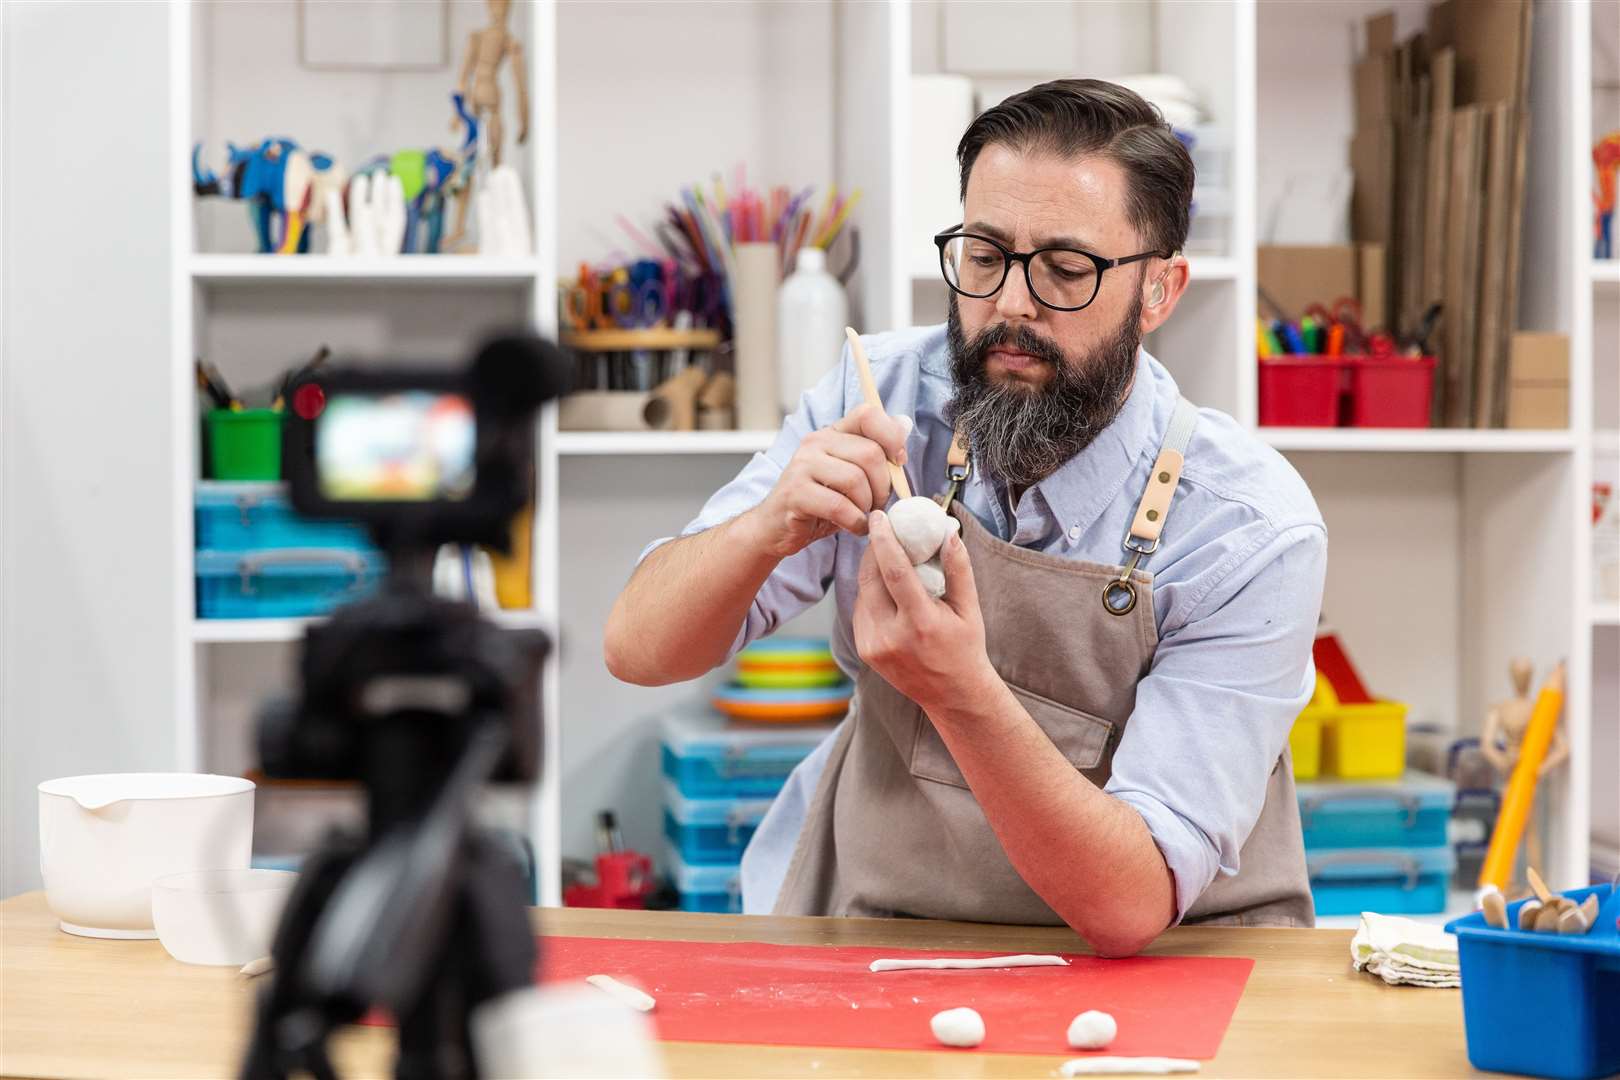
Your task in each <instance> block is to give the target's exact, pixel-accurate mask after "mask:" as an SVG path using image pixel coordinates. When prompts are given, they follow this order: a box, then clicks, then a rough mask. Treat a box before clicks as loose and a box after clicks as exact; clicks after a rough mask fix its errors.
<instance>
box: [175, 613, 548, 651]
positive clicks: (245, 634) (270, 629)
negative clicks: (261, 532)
mask: <svg viewBox="0 0 1620 1080" xmlns="http://www.w3.org/2000/svg"><path fill="white" fill-rule="evenodd" d="M493 618H494V621H495V622H496V623H497V624H498V625H500V626H504V627H507V628H508V629H545V626H546V624H545V621H544V620H543V619H542V618H541V617H540V615H539V613H538V612H533V611H501V612H497V613H496V614H495V615H494V616H493ZM319 621H321V620H320V619H319V618H302V619H193V620H192V622H191V638H192V640H193V641H195V642H198V643H199V644H215V645H219V644H236V645H251V644H263V643H268V642H278V641H299V640H301V639H302V638H303V636H304V631H305V630H307V629H309V627H310V625H311V624H313V623H316V622H319Z"/></svg>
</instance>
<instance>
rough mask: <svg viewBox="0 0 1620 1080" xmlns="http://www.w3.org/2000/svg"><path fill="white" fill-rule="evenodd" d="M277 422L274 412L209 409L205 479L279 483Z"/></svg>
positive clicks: (278, 418) (279, 461) (266, 410)
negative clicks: (208, 467)
mask: <svg viewBox="0 0 1620 1080" xmlns="http://www.w3.org/2000/svg"><path fill="white" fill-rule="evenodd" d="M281 418H282V414H281V413H280V412H278V411H276V410H275V409H243V410H242V411H241V412H233V411H232V410H230V409H210V410H209V411H208V415H207V418H206V422H207V426H208V460H209V465H210V470H209V478H210V479H212V480H280V479H281Z"/></svg>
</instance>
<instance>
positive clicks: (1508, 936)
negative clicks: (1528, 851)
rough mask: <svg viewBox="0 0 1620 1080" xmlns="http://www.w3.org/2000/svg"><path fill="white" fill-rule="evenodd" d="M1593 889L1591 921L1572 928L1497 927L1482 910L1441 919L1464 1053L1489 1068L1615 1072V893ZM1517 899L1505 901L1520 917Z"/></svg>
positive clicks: (1580, 1075)
mask: <svg viewBox="0 0 1620 1080" xmlns="http://www.w3.org/2000/svg"><path fill="white" fill-rule="evenodd" d="M1591 893H1596V894H1597V896H1598V899H1599V901H1600V902H1601V904H1602V907H1601V908H1600V909H1599V910H1598V918H1597V923H1596V925H1594V926H1593V927H1592V929H1591V930H1590V931H1589V932H1588V933H1586V934H1582V935H1579V936H1574V935H1571V936H1567V937H1566V936H1564V935H1562V934H1537V933H1532V932H1531V931H1528V930H1522V931H1521V930H1498V929H1496V928H1494V927H1490V926H1487V925H1485V916H1484V914H1482V913H1481V912H1477V911H1476V912H1474V914H1472V915H1465V916H1464V917H1462V918H1460V919H1457V920H1455V921H1453V922H1451V923H1449V924H1447V926H1446V929H1447V930H1449V931H1450V932H1452V933H1453V934H1456V935H1457V953H1458V959H1459V961H1460V962H1461V964H1462V997H1463V1024H1464V1026H1465V1027H1466V1028H1467V1032H1468V1060H1469V1061H1470V1062H1472V1063H1473V1066H1474V1068H1476V1069H1485V1070H1489V1071H1491V1072H1511V1073H1525V1074H1528V1075H1530V1076H1552V1077H1559V1078H1562V1080H1588V1078H1591V1077H1598V1076H1608V1075H1609V1074H1611V1073H1617V1072H1620V930H1617V929H1616V928H1615V920H1616V919H1620V897H1617V896H1616V894H1615V891H1614V887H1613V886H1611V885H1599V886H1597V887H1595V888H1590V889H1571V890H1570V891H1568V892H1566V893H1564V895H1565V896H1567V897H1569V898H1570V899H1571V900H1574V901H1577V902H1579V901H1581V900H1584V899H1586V897H1587V896H1588V894H1591ZM1523 905H1524V901H1522V900H1521V901H1519V902H1518V903H1516V904H1509V905H1508V911H1507V914H1508V925H1509V926H1514V927H1516V926H1518V925H1519V908H1520V907H1522V906H1523Z"/></svg>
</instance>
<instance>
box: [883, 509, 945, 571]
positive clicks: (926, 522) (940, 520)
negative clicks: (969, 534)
mask: <svg viewBox="0 0 1620 1080" xmlns="http://www.w3.org/2000/svg"><path fill="white" fill-rule="evenodd" d="M889 524H891V525H893V526H894V535H895V536H896V537H897V538H899V540H900V546H901V547H903V548H905V549H906V558H908V559H910V560H911V562H912V565H913V566H915V565H917V564H918V563H922V562H926V561H927V560H929V559H932V558H933V557H934V555H935V554H936V553H938V551H939V546H940V545H941V544H943V543H944V542H945V537H946V536H947V535H948V534H949V533H950V531H951V528H952V527H953V526H954V525H955V524H956V519H955V518H953V517H951V516H950V515H949V514H947V513H946V512H945V511H944V510H943V509H941V508H940V505H939V504H938V503H937V502H935V501H934V500H933V499H930V498H928V497H927V496H926V495H914V496H912V497H911V498H909V499H901V500H900V501H899V502H897V503H895V504H894V505H893V506H892V507H890V508H889Z"/></svg>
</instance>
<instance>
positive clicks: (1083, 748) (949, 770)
mask: <svg viewBox="0 0 1620 1080" xmlns="http://www.w3.org/2000/svg"><path fill="white" fill-rule="evenodd" d="M1007 689H1009V690H1011V691H1012V692H1013V696H1014V697H1016V698H1017V699H1018V703H1019V704H1020V705H1022V706H1023V707H1024V711H1026V712H1028V713H1029V715H1030V719H1032V720H1034V721H1035V723H1036V725H1037V726H1039V727H1040V729H1041V731H1043V732H1045V734H1046V737H1047V738H1048V739H1051V740H1052V745H1053V746H1056V747H1057V748H1058V751H1059V752H1060V753H1062V755H1063V756H1064V757H1065V758H1067V759H1068V760H1069V764H1071V765H1073V766H1074V767H1075V768H1076V769H1080V770H1086V769H1094V768H1096V767H1097V766H1098V765H1100V764H1102V760H1103V754H1104V753H1105V752H1106V751H1107V749H1108V740H1109V738H1110V737H1111V736H1112V735H1113V733H1114V725H1113V724H1112V723H1110V722H1109V721H1107V720H1104V719H1102V718H1101V717H1099V716H1093V715H1091V714H1090V713H1087V712H1081V711H1080V710H1079V709H1073V708H1070V707H1069V706H1067V705H1064V704H1061V703H1060V702H1056V701H1053V700H1052V699H1051V698H1045V697H1042V696H1041V695H1039V694H1035V693H1031V692H1030V691H1028V690H1024V689H1022V688H1020V687H1017V686H1014V685H1012V684H1011V683H1008V684H1007ZM911 775H912V776H915V777H917V778H918V779H920V780H933V781H934V782H936V783H940V784H950V785H951V786H953V787H959V788H966V787H967V786H968V783H967V779H966V778H965V777H964V776H963V775H962V770H961V769H959V768H957V767H956V761H955V759H954V758H952V757H951V752H950V750H948V749H946V747H945V740H944V739H942V738H940V735H939V732H938V731H937V730H935V728H934V722H933V721H932V720H930V719H928V717H927V715H925V714H924V713H923V711H922V710H921V709H918V710H917V734H916V738H915V739H914V740H913V742H912V744H911Z"/></svg>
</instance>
